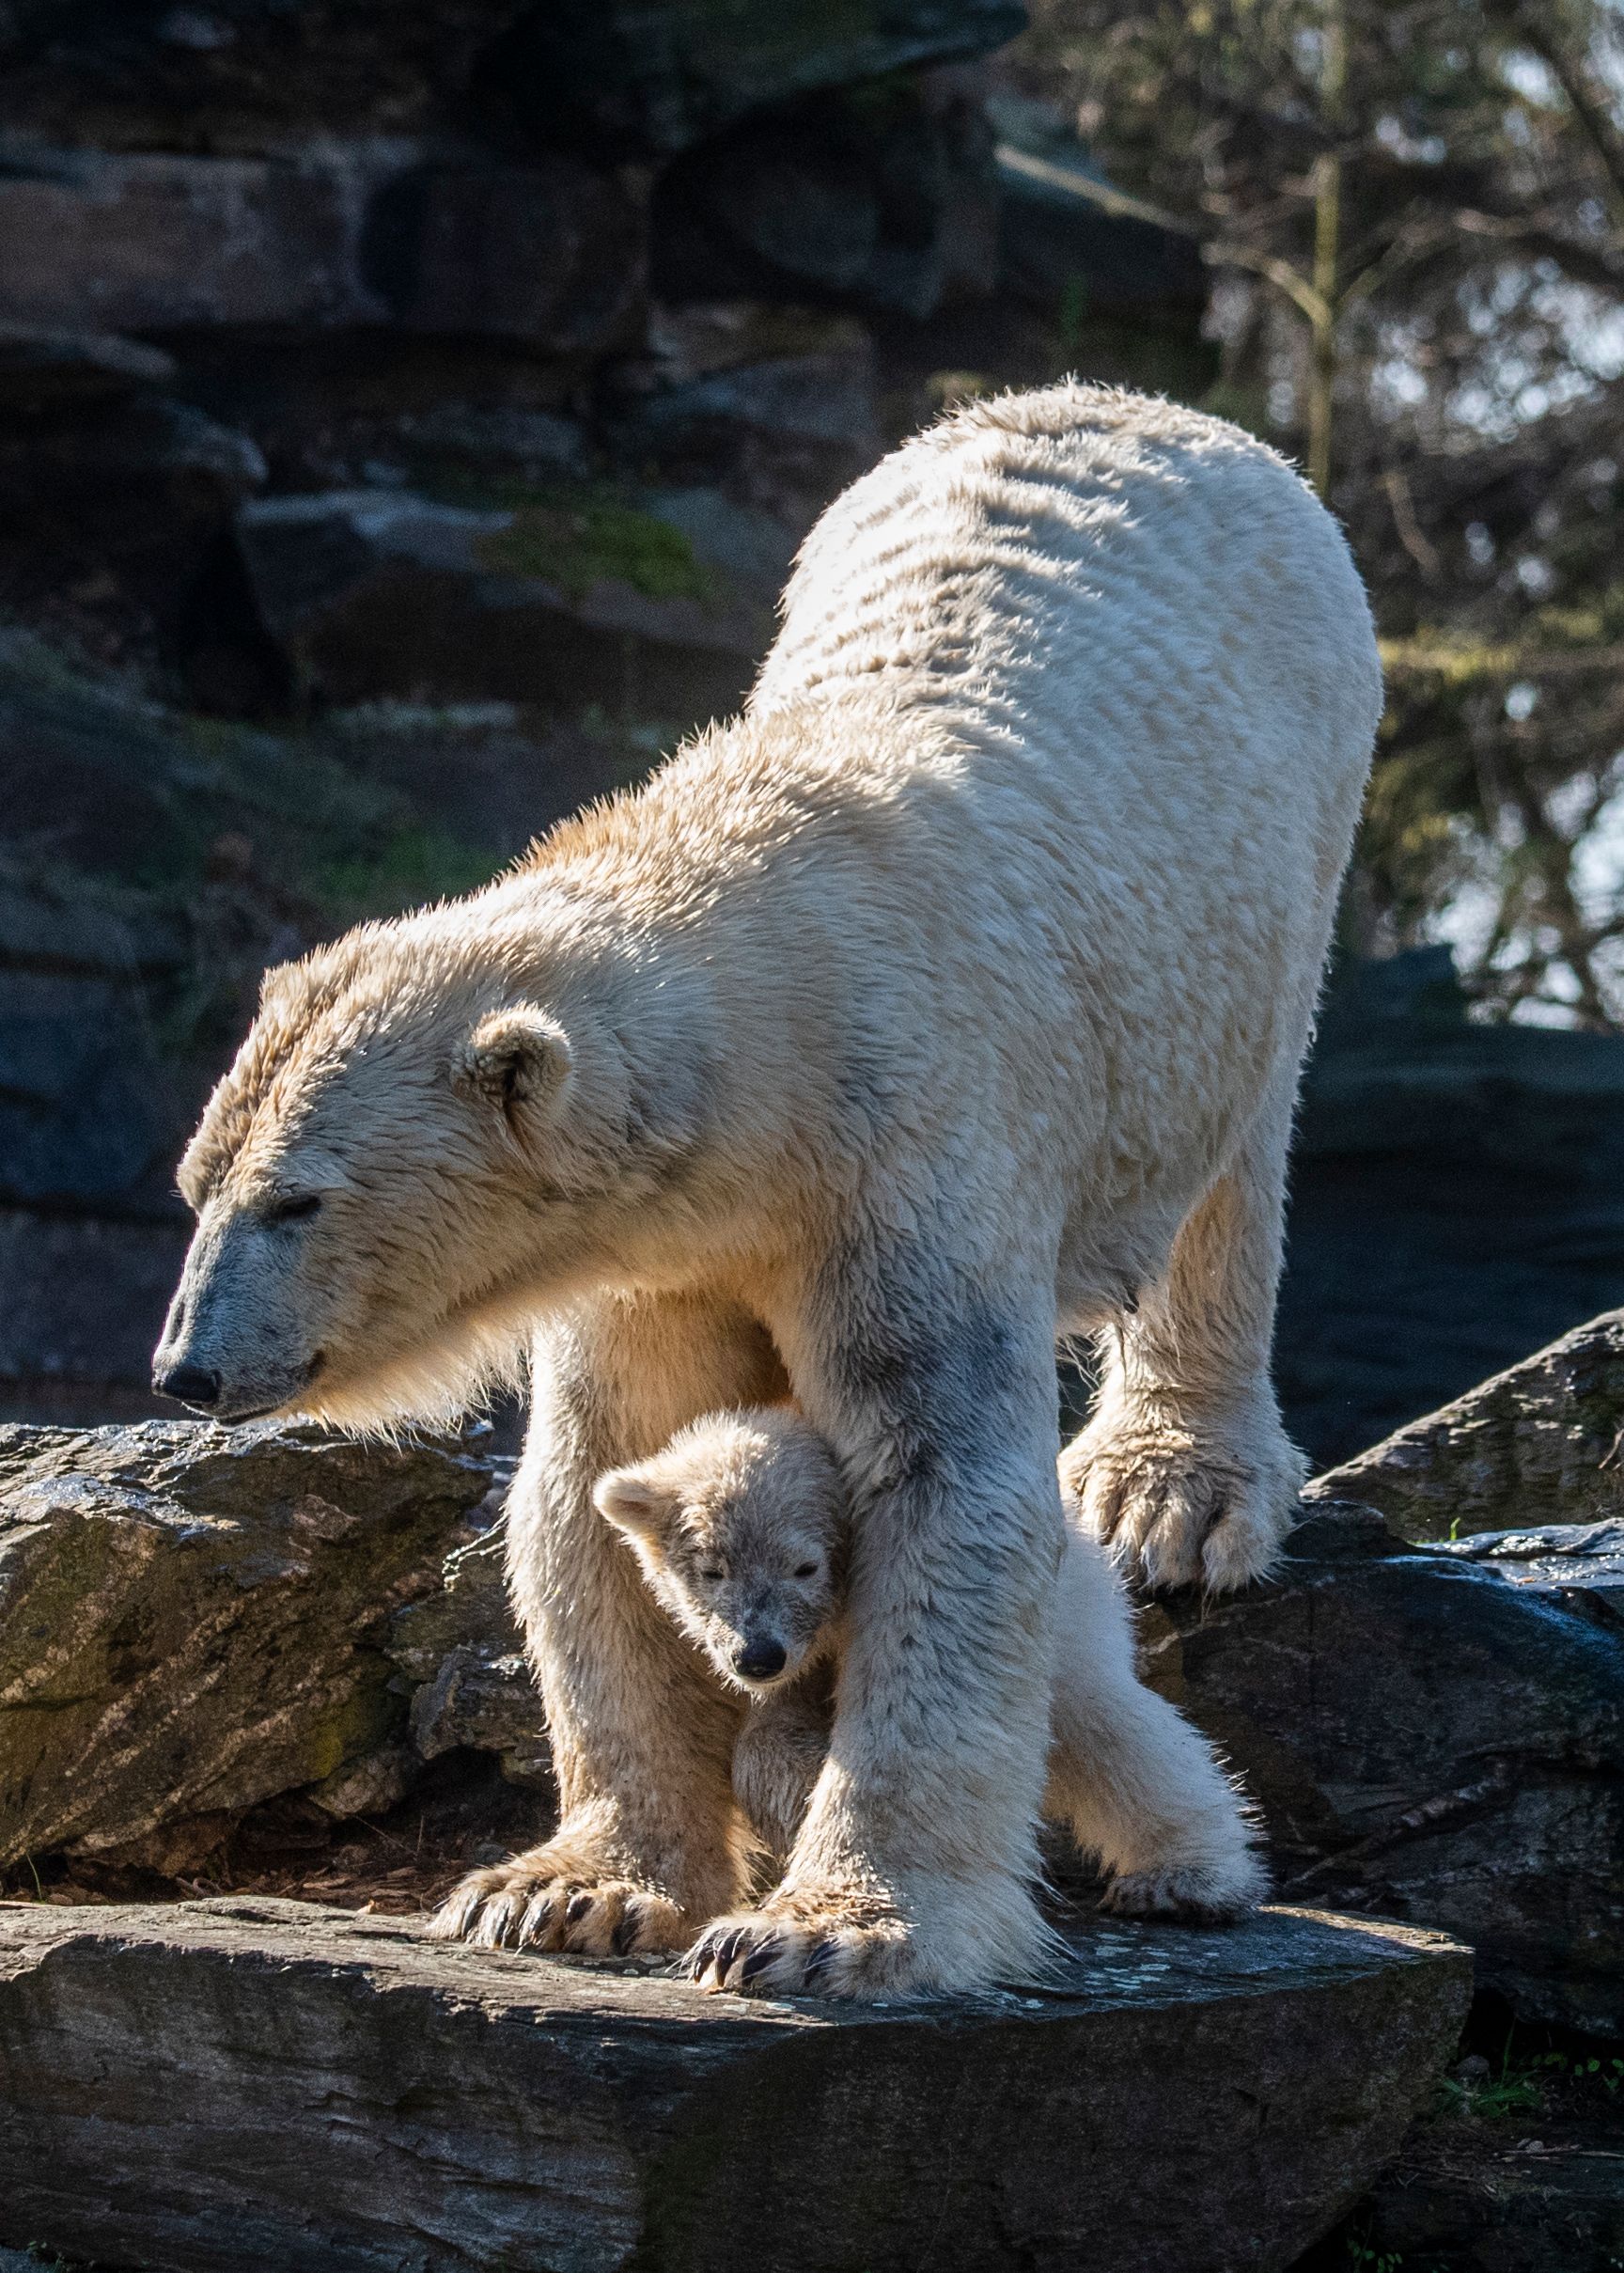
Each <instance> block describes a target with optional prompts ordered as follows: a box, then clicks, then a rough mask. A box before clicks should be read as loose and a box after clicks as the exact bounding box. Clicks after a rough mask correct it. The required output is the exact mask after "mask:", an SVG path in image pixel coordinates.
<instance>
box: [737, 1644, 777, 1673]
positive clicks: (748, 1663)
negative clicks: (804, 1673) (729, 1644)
mask: <svg viewBox="0 0 1624 2273" xmlns="http://www.w3.org/2000/svg"><path fill="white" fill-rule="evenodd" d="M788 1663H789V1651H788V1650H787V1649H786V1648H785V1647H784V1644H783V1643H782V1642H781V1641H744V1642H741V1644H740V1646H739V1647H738V1649H737V1650H735V1651H734V1653H733V1670H734V1671H735V1672H736V1673H737V1674H739V1676H740V1677H741V1679H742V1680H744V1681H775V1680H776V1679H777V1677H778V1675H779V1674H780V1673H782V1672H783V1670H784V1668H785V1666H786V1665H787V1664H788Z"/></svg>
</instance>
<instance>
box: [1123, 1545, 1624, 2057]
mask: <svg viewBox="0 0 1624 2273" xmlns="http://www.w3.org/2000/svg"><path fill="white" fill-rule="evenodd" d="M1611 1533H1612V1527H1611V1526H1607V1525H1599V1526H1589V1525H1582V1526H1572V1527H1570V1526H1556V1527H1554V1528H1550V1529H1548V1530H1544V1531H1540V1532H1536V1533H1532V1534H1502V1533H1496V1532H1489V1533H1485V1534H1484V1535H1483V1536H1482V1537H1480V1538H1477V1539H1472V1540H1463V1541H1460V1542H1458V1543H1456V1544H1455V1545H1454V1546H1452V1547H1449V1548H1432V1549H1420V1548H1414V1547H1408V1548H1407V1547H1405V1546H1404V1545H1403V1544H1401V1543H1400V1542H1399V1541H1398V1540H1396V1539H1395V1538H1394V1537H1393V1536H1392V1535H1391V1533H1390V1532H1389V1531H1388V1530H1387V1528H1385V1526H1384V1525H1383V1523H1382V1519H1381V1517H1380V1516H1379V1515H1378V1514H1377V1513H1376V1512H1375V1511H1374V1510H1373V1509H1361V1508H1356V1507H1353V1508H1351V1507H1333V1506H1327V1505H1325V1504H1323V1503H1321V1504H1320V1505H1319V1507H1317V1508H1316V1510H1315V1512H1314V1513H1312V1514H1311V1515H1310V1516H1309V1518H1308V1519H1307V1520H1306V1521H1305V1522H1304V1523H1303V1524H1301V1525H1300V1526H1299V1527H1298V1528H1297V1530H1296V1531H1295V1532H1293V1533H1292V1535H1291V1538H1290V1540H1289V1542H1288V1549H1287V1555H1286V1558H1285V1559H1284V1560H1283V1561H1282V1563H1281V1565H1280V1568H1279V1573H1278V1575H1277V1576H1276V1577H1275V1579H1274V1580H1273V1581H1272V1582H1271V1583H1270V1584H1269V1585H1266V1586H1260V1587H1253V1588H1250V1589H1249V1590H1248V1591H1246V1592H1245V1593H1244V1594H1236V1595H1230V1596H1226V1597H1223V1598H1220V1599H1217V1600H1212V1601H1203V1600H1202V1599H1200V1598H1199V1597H1197V1596H1195V1595H1189V1596H1175V1597H1171V1598H1168V1599H1166V1600H1164V1601H1163V1602H1161V1603H1159V1604H1156V1605H1153V1606H1151V1607H1148V1608H1147V1610H1146V1612H1145V1614H1144V1617H1143V1620H1142V1622H1141V1627H1140V1639H1141V1645H1142V1650H1143V1670H1144V1672H1145V1676H1146V1678H1147V1680H1148V1681H1149V1682H1150V1683H1151V1685H1153V1686H1154V1687H1156V1688H1158V1689H1160V1690H1161V1691H1162V1693H1163V1696H1165V1697H1168V1698H1170V1699H1171V1700H1172V1701H1173V1702H1174V1703H1175V1704H1177V1705H1179V1706H1180V1707H1182V1708H1183V1710H1185V1711H1186V1712H1187V1713H1189V1715H1190V1716H1191V1717H1192V1718H1193V1719H1194V1720H1195V1721H1196V1722H1197V1723H1198V1724H1199V1725H1200V1727H1201V1728H1202V1729H1204V1730H1205V1731H1206V1732H1207V1733H1208V1735H1210V1737H1212V1738H1213V1739H1214V1740H1215V1742H1217V1743H1218V1744H1219V1746H1220V1747H1221V1748H1223V1750H1224V1752H1225V1754H1226V1758H1227V1759H1228V1761H1229V1763H1230V1764H1231V1766H1232V1767H1234V1768H1235V1769H1237V1770H1238V1771H1239V1773H1240V1775H1241V1779H1242V1780H1243V1781H1244V1783H1245V1785H1246V1788H1247V1789H1248V1790H1249V1791H1250V1792H1251V1793H1252V1794H1253V1795H1254V1796H1255V1797H1256V1798H1257V1801H1258V1803H1259V1805H1260V1807H1261V1810H1262V1812H1263V1816H1264V1821H1265V1826H1266V1829H1267V1835H1268V1849H1269V1857H1270V1861H1271V1865H1272V1867H1273V1872H1274V1876H1275V1885H1276V1887H1277V1889H1279V1891H1280V1893H1281V1894H1282V1896H1283V1898H1284V1899H1286V1900H1287V1901H1291V1902H1314V1903H1329V1904H1331V1905H1335V1907H1336V1908H1338V1909H1343V1910H1357V1911H1360V1912H1366V1911H1374V1912H1380V1913H1382V1915H1384V1916H1387V1917H1397V1918H1401V1919H1406V1920H1414V1921H1416V1922H1417V1923H1423V1924H1427V1925H1431V1926H1437V1927H1440V1928H1442V1929H1444V1931H1446V1932H1448V1933H1451V1934H1457V1935H1459V1936H1460V1937H1461V1938H1462V1939H1463V1940H1466V1941H1469V1942H1470V1943H1471V1944H1472V1946H1473V1948H1474V1949H1475V1950H1476V1953H1477V1964H1478V1972H1479V1977H1480V1979H1481V1981H1482V1983H1483V1984H1484V1985H1485V1986H1486V1987H1489V1988H1492V1989H1494V1990H1496V1991H1498V1992H1499V1993H1500V1994H1501V1995H1502V1996H1504V1997H1505V1998H1506V1999H1507V2001H1508V2002H1509V2003H1510V2005H1511V2006H1512V2009H1513V2010H1514V2012H1515V2013H1516V2014H1517V2015H1518V2017H1519V2018H1520V2019H1526V2020H1532V2021H1535V2022H1538V2023H1544V2024H1547V2025H1554V2026H1556V2027H1561V2028H1569V2029H1577V2030H1584V2031H1585V2033H1587V2034H1592V2035H1597V2036H1617V2035H1619V2034H1624V1623H1621V1622H1620V1620H1619V1616H1618V1605H1619V1602H1620V1595H1619V1593H1618V1592H1617V1591H1616V1589H1617V1582H1618V1581H1619V1579H1620V1578H1624V1558H1621V1557H1620V1555H1619V1553H1618V1551H1617V1550H1618V1545H1619V1543H1618V1542H1617V1541H1616V1540H1613V1539H1612V1538H1611ZM1507 1548H1510V1549H1512V1550H1513V1551H1512V1552H1510V1553H1507V1551H1506V1550H1507ZM1610 1548H1611V1551H1610Z"/></svg>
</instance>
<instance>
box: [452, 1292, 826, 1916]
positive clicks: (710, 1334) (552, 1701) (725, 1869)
mask: <svg viewBox="0 0 1624 2273" xmlns="http://www.w3.org/2000/svg"><path fill="white" fill-rule="evenodd" d="M532 1379H533V1388H532V1409H531V1422H530V1433H529V1437H528V1439H527V1442H526V1445H525V1450H524V1458H523V1462H522V1464H521V1466H520V1469H519V1473H518V1475H517V1476H516V1478H515V1479H514V1485H513V1491H512V1494H511V1496H510V1497H509V1500H508V1508H507V1570H508V1579H509V1583H510V1586H511V1590H512V1593H513V1599H514V1603H515V1606H516V1607H517V1609H518V1611H519V1614H520V1617H521V1619H522V1620H523V1624H524V1628H525V1633H526V1638H527V1642H528V1649H529V1655H530V1661H531V1665H532V1667H533V1669H534V1670H535V1673H536V1676H537V1679H538V1682H539V1685H540V1689H541V1696H542V1701H543V1703H544V1704H545V1706H546V1710H547V1724H548V1731H549V1733H550V1736H551V1739H552V1746H553V1758H554V1768H555V1770H556V1773H557V1778H558V1790H559V1797H560V1801H561V1818H560V1822H559V1826H558V1828H557V1830H556V1832H555V1833H554V1836H553V1837H552V1838H551V1839H549V1840H547V1841H546V1842H544V1843H543V1844H542V1845H540V1846H539V1847H532V1848H530V1849H529V1850H528V1851H527V1852H525V1853H524V1854H522V1855H516V1856H514V1857H513V1858H512V1859H511V1860H510V1861H508V1862H506V1863H501V1864H498V1865H497V1866H496V1867H495V1868H494V1869H492V1870H486V1871H476V1872H475V1873H473V1874H472V1875H471V1876H470V1877H468V1878H465V1879H464V1880H463V1881H462V1883H461V1886H460V1887H458V1888H457V1889H456V1890H455V1891H454V1892H453V1893H452V1894H451V1896H450V1897H449V1899H448V1900H447V1901H446V1903H445V1905H444V1906H443V1908H442V1909H441V1911H440V1913H439V1916H438V1918H437V1919H436V1920H435V1931H436V1932H437V1933H438V1934H439V1935H440V1936H442V1937H443V1938H445V1939H455V1938H461V1939H464V1940H469V1941H476V1942H481V1943H485V1944H488V1945H492V1946H494V1945H496V1944H503V1943H505V1944H508V1945H511V1946H523V1945H528V1946H534V1947H536V1948H539V1949H546V1950H574V1951H579V1952H583V1953H584V1954H586V1955H592V1956H601V1955H604V1954H607V1953H610V1952H617V1953H618V1952H628V1951H636V1950H669V1949H676V1948H679V1947H681V1946H682V1945H683V1944H684V1943H686V1942H688V1941H689V1940H691V1939H692V1938H693V1936H694V1935H695V1933H696V1932H697V1931H698V1929H699V1927H700V1926H701V1925H702V1924H703V1923H704V1922H705V1920H706V1919H708V1918H711V1917H713V1916H714V1915H715V1913H716V1912H717V1911H719V1910H725V1909H726V1908H727V1907H728V1905H730V1904H732V1903H734V1902H737V1901H738V1900H739V1898H740V1894H741V1892H742V1889H743V1887H744V1884H745V1882H746V1871H747V1865H748V1841H747V1839H746V1837H745V1834H744V1830H743V1826H742V1823H741V1821H740V1818H739V1814H738V1811H737V1809H736V1807H735V1806H734V1802H733V1795H732V1784H731V1766H732V1757H733V1743H734V1738H735V1736H736V1734H737V1732H738V1729H739V1724H740V1721H741V1718H742V1710H743V1707H742V1701H740V1700H739V1699H737V1698H735V1697H734V1696H733V1695H732V1694H731V1693H729V1692H727V1691H725V1690H724V1688H723V1685H722V1684H721V1683H720V1682H719V1681H718V1680H717V1679H716V1677H715V1675H714V1674H713V1673H711V1671H710V1670H709V1669H708V1668H707V1667H706V1666H705V1665H704V1664H703V1662H702V1660H701V1659H700V1657H699V1655H698V1654H697V1653H696V1652H695V1650H694V1648H693V1647H692V1645H691V1644H690V1643H689V1642H688V1641H687V1640H686V1639H685V1638H683V1637H682V1636H681V1635H680V1634H679V1632H678V1631H677V1628H676V1627H675V1626H674V1625H673V1624H672V1622H671V1621H670V1619H669V1618H668V1617H667V1616H666V1615H665V1613H664V1610H663V1609H662V1608H661V1607H660V1606H659V1604H658V1603H657V1602H656V1601H655V1599H654V1597H653V1595H652V1594H651V1593H650V1591H649V1590H648V1587H647V1586H646V1585H645V1583H644V1581H643V1577H642V1575H641V1573H640V1572H639V1570H638V1568H637V1563H636V1560H635V1558H634V1557H633V1556H632V1555H631V1554H629V1553H628V1552H627V1549H626V1545H625V1543H624V1541H623V1540H622V1539H620V1537H619V1536H618V1535H617V1532H615V1531H614V1530H613V1529H612V1528H611V1527H610V1526H609V1525H608V1524H606V1523H605V1522H604V1521H603V1518H602V1517H601V1515H600V1514H599V1513H598V1511H597V1510H596V1508H594V1506H593V1505H592V1499H591V1491H592V1485H593V1483H594V1481H596V1479H597V1478H598V1477H599V1476H600V1475H601V1474H602V1472H603V1470H604V1469H605V1468H611V1467H616V1466H620V1465H621V1464H623V1463H624V1462H626V1461H631V1460H641V1459H645V1458H647V1457H648V1454H650V1453H651V1452H654V1451H656V1450H659V1448H660V1446H661V1445H663V1444H664V1442H665V1441H666V1439H667V1438H668V1437H669V1436H670V1435H671V1434H673V1432H674V1431H675V1430H677V1429H679V1428H680V1427H682V1426H683V1425H685V1423H687V1422H688V1421H690V1420H693V1419H695V1418H696V1417H697V1416H698V1415H699V1414H700V1413H702V1412H708V1411H711V1410H713V1409H714V1408H715V1407H717V1406H718V1405H728V1404H748V1403H761V1402H766V1401H770V1400H771V1399H772V1398H773V1396H775V1395H778V1394H781V1393H782V1384H783V1377H782V1373H781V1371H780V1370H779V1368H778V1365H777V1361H776V1359H775V1358H774V1356H773V1353H772V1349H771V1345H770V1343H769V1342H768V1340H767V1338H766V1336H765V1334H763V1333H762V1332H761V1330H760V1329H759V1327H757V1326H756V1325H754V1324H753V1323H752V1322H751V1321H749V1320H748V1319H746V1318H745V1317H744V1316H743V1315H742V1313H740V1312H738V1311H736V1310H734V1309H730V1308H725V1307H722V1306H720V1305H717V1304H711V1303H708V1302H706V1301H703V1300H700V1299H694V1298H683V1299H679V1298H675V1297H670V1298H659V1299H655V1298H650V1297H638V1298H636V1299H629V1298H618V1297H609V1296H595V1297H593V1298H592V1299H591V1300H590V1301H588V1302H586V1303H583V1304H582V1305H581V1306H580V1307H579V1308H577V1309H575V1310H573V1311H571V1312H570V1313H569V1314H568V1315H567V1316H566V1317H564V1318H563V1319H561V1320H559V1321H558V1322H557V1323H556V1324H554V1325H550V1326H549V1327H547V1328H546V1329H545V1330H544V1331H543V1332H541V1333H540V1334H539V1336H538V1338H537V1340H536V1345H535V1350H534V1353H533V1369H532Z"/></svg>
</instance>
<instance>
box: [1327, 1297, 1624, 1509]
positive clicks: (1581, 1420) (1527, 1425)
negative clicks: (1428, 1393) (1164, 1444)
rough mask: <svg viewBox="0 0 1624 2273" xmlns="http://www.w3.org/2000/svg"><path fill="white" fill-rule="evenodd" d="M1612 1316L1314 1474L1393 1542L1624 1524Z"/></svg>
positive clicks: (1619, 1382)
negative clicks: (1376, 1513)
mask: <svg viewBox="0 0 1624 2273" xmlns="http://www.w3.org/2000/svg"><path fill="white" fill-rule="evenodd" d="M1621 1447H1624V1310H1607V1311H1604V1312H1603V1313H1602V1315H1601V1317H1600V1318H1592V1319H1591V1320H1589V1322H1588V1323H1587V1324H1586V1325H1582V1326H1577V1327H1575V1328H1574V1330H1573V1332H1572V1333H1571V1334H1564V1335H1563V1336H1562V1338H1561V1340H1559V1341H1554V1342H1552V1343H1550V1344H1549V1345H1548V1347H1546V1348H1545V1349H1542V1350H1536V1351H1535V1353H1534V1355H1533V1356H1532V1357H1525V1358H1524V1359H1523V1360H1522V1364H1521V1365H1514V1366H1510V1367H1508V1368H1507V1371H1506V1372H1503V1373H1496V1374H1495V1375H1494V1376H1493V1378H1492V1379H1491V1380H1489V1381H1484V1382H1479V1383H1478V1385H1477V1387H1476V1388H1474V1389H1469V1390H1468V1391H1467V1392H1466V1394H1465V1396H1464V1397H1458V1398H1457V1399H1456V1400H1455V1401H1454V1403H1452V1404H1446V1405H1444V1406H1443V1407H1442V1408H1441V1409H1440V1410H1439V1411H1438V1412H1436V1413H1428V1414H1425V1415H1424V1416H1423V1417H1422V1419H1419V1420H1413V1421H1412V1422H1411V1423H1410V1425H1409V1427H1408V1428H1403V1429H1398V1430H1396V1431H1395V1432H1394V1434H1392V1435H1391V1436H1387V1437H1384V1438H1383V1439H1382V1442H1381V1443H1380V1444H1378V1445H1373V1446H1372V1447H1371V1448H1370V1450H1368V1451H1366V1452H1360V1453H1358V1454H1357V1455H1356V1456H1355V1457H1354V1458H1353V1459H1352V1460H1348V1461H1344V1462H1343V1464H1342V1466H1340V1467H1337V1468H1332V1469H1331V1470H1330V1471H1329V1472H1328V1473H1327V1474H1325V1475H1323V1476H1320V1477H1317V1478H1316V1479H1315V1481H1314V1482H1313V1483H1311V1484H1310V1485H1309V1486H1308V1496H1309V1497H1310V1498H1319V1499H1357V1500H1364V1501H1366V1502H1367V1503H1368V1504H1369V1505H1370V1506H1371V1507H1374V1508H1380V1509H1381V1511H1382V1514H1383V1515H1385V1516H1386V1518H1387V1520H1388V1522H1389V1523H1390V1524H1391V1525H1392V1527H1393V1528H1394V1530H1395V1531H1397V1532H1398V1534H1399V1536H1400V1537H1401V1538H1404V1539H1437V1540H1447V1539H1457V1538H1459V1537H1460V1535H1461V1533H1463V1532H1464V1533H1467V1534H1472V1533H1476V1532H1478V1531H1491V1530H1509V1529H1516V1530H1519V1531H1523V1530H1532V1529H1535V1528H1538V1527H1540V1526H1542V1525H1548V1524H1565V1525H1575V1524H1590V1523H1599V1522H1607V1521H1610V1520H1612V1521H1617V1520H1619V1519H1624V1467H1621V1466H1620V1465H1619V1454H1620V1448H1621Z"/></svg>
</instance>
